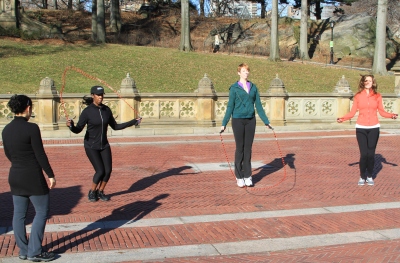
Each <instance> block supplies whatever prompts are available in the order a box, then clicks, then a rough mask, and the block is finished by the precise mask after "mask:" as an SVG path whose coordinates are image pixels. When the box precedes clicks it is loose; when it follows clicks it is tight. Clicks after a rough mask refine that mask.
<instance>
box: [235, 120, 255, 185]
mask: <svg viewBox="0 0 400 263" xmlns="http://www.w3.org/2000/svg"><path fill="white" fill-rule="evenodd" d="M232 129H233V135H234V136H235V143H236V151H235V176H236V178H238V179H240V178H249V177H250V176H251V148H252V147H253V141H254V133H255V132H256V119H255V118H251V119H239V118H232Z"/></svg>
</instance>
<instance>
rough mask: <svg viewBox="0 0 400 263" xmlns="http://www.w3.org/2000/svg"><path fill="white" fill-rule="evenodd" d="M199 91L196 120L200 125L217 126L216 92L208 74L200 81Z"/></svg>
mask: <svg viewBox="0 0 400 263" xmlns="http://www.w3.org/2000/svg"><path fill="white" fill-rule="evenodd" d="M195 93H197V96H198V97H197V114H196V120H197V123H198V125H199V126H203V127H210V126H215V116H214V101H215V100H216V93H215V89H214V85H213V83H212V81H211V79H209V78H208V76H207V74H204V77H203V78H202V79H201V80H200V81H199V85H198V88H197V89H196V90H195Z"/></svg>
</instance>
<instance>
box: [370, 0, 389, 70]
mask: <svg viewBox="0 0 400 263" xmlns="http://www.w3.org/2000/svg"><path fill="white" fill-rule="evenodd" d="M387 7H388V0H378V11H377V14H376V15H377V18H376V34H375V35H376V39H375V52H374V62H373V64H372V73H373V74H379V75H387V74H388V72H387V69H386V22H387Z"/></svg>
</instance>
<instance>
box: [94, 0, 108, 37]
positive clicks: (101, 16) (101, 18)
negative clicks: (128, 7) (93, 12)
mask: <svg viewBox="0 0 400 263" xmlns="http://www.w3.org/2000/svg"><path fill="white" fill-rule="evenodd" d="M104 9H105V6H104V0H97V17H96V22H97V39H96V43H101V44H104V43H106V19H105V10H104Z"/></svg>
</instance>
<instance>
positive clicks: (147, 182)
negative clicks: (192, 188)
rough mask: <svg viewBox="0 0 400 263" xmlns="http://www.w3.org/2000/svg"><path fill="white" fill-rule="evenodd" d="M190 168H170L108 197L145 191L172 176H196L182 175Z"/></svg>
mask: <svg viewBox="0 0 400 263" xmlns="http://www.w3.org/2000/svg"><path fill="white" fill-rule="evenodd" d="M191 168H192V167H191V166H186V165H185V166H181V167H177V168H171V169H168V170H166V171H164V172H161V173H158V174H153V175H150V176H148V177H144V178H142V179H140V180H138V181H136V182H135V183H133V184H132V185H131V187H129V189H128V190H124V191H120V192H116V193H112V194H110V195H109V196H110V197H112V196H117V195H123V194H127V193H132V192H138V191H142V190H144V189H146V188H147V187H150V186H152V185H153V184H155V183H157V182H158V181H160V180H161V179H164V178H167V177H169V176H174V175H186V174H196V173H184V174H183V173H182V172H183V171H185V170H187V169H191Z"/></svg>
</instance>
